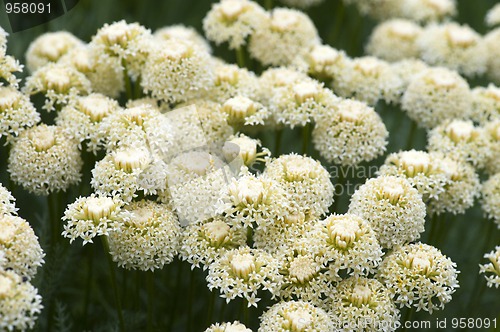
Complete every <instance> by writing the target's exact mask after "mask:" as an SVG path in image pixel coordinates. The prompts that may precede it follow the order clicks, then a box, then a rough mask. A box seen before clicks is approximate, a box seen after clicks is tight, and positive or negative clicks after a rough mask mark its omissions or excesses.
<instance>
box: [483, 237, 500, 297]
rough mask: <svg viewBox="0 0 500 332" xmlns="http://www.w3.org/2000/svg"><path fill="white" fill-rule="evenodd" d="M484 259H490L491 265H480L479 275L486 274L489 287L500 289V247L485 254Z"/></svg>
mask: <svg viewBox="0 0 500 332" xmlns="http://www.w3.org/2000/svg"><path fill="white" fill-rule="evenodd" d="M484 258H486V259H488V260H489V263H487V264H479V273H483V274H484V277H485V278H486V284H487V286H488V287H491V288H493V286H495V288H498V286H500V246H497V247H495V250H492V251H491V252H489V253H486V254H484Z"/></svg>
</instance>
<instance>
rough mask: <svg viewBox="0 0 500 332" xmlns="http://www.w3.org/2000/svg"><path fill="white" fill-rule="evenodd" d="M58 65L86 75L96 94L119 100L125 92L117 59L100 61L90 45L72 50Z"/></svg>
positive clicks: (122, 75) (122, 76)
mask: <svg viewBox="0 0 500 332" xmlns="http://www.w3.org/2000/svg"><path fill="white" fill-rule="evenodd" d="M58 63H61V64H66V65H69V66H71V67H73V68H75V69H76V70H78V71H79V72H80V73H82V74H84V75H85V77H87V79H88V80H89V81H90V85H91V87H92V91H93V92H95V93H102V94H104V95H106V96H108V97H111V98H118V97H119V95H120V93H121V92H122V91H124V90H125V80H124V74H123V72H122V68H121V65H120V64H119V63H117V61H116V59H105V60H103V59H99V58H98V56H97V55H96V54H94V53H93V52H92V50H91V49H90V47H89V46H88V45H85V46H82V47H75V48H72V49H71V50H69V51H68V52H67V53H66V54H65V55H63V56H62V57H61V58H60V59H59V61H58Z"/></svg>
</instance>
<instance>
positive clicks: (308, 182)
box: [263, 154, 333, 217]
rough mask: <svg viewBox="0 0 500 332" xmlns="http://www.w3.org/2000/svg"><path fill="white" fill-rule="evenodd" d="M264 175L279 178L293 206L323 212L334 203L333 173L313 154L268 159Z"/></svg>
mask: <svg viewBox="0 0 500 332" xmlns="http://www.w3.org/2000/svg"><path fill="white" fill-rule="evenodd" d="M263 176H265V177H269V178H271V179H274V180H276V181H278V182H279V183H280V184H281V185H282V186H283V188H284V189H285V192H286V196H287V198H288V200H289V201H290V202H291V204H292V207H295V208H297V209H298V210H299V211H301V212H304V213H306V214H310V215H311V216H318V217H319V216H321V215H324V214H325V213H326V212H327V211H328V207H329V206H330V205H331V204H332V203H333V184H332V182H331V181H330V174H329V173H328V171H327V170H326V169H325V168H324V167H323V166H322V165H321V163H320V162H319V161H316V160H314V159H312V158H310V157H305V156H300V155H297V154H288V155H281V156H280V157H279V158H276V159H274V160H272V161H271V162H269V163H268V165H267V167H266V169H265V170H264V173H263Z"/></svg>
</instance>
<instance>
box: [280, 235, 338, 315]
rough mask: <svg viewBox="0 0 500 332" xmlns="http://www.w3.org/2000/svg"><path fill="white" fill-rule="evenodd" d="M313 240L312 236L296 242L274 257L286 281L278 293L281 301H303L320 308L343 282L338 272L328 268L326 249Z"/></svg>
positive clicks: (283, 280) (295, 240)
mask: <svg viewBox="0 0 500 332" xmlns="http://www.w3.org/2000/svg"><path fill="white" fill-rule="evenodd" d="M314 240H315V239H313V238H312V237H310V236H306V237H304V238H296V239H294V241H293V242H292V241H290V242H289V243H288V245H285V246H283V247H282V248H279V250H278V251H277V252H276V254H275V255H274V257H276V258H277V260H278V261H279V264H280V268H279V273H280V274H281V276H282V278H283V279H282V281H281V284H280V287H279V293H278V296H279V297H280V298H281V299H282V300H303V301H309V302H311V303H313V304H314V305H317V306H321V304H322V303H323V302H324V301H325V299H326V297H327V296H328V295H329V294H330V292H331V291H332V289H333V288H334V284H335V282H336V281H339V280H340V279H341V278H340V276H339V275H338V274H337V272H338V271H337V270H334V269H329V268H328V266H327V263H328V261H327V259H328V257H327V253H326V250H325V248H323V247H321V246H320V245H318V244H317V243H315V242H314Z"/></svg>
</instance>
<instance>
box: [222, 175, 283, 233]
mask: <svg viewBox="0 0 500 332" xmlns="http://www.w3.org/2000/svg"><path fill="white" fill-rule="evenodd" d="M221 203H222V204H221V206H220V207H219V209H220V211H221V212H224V213H225V214H226V215H227V216H228V218H229V219H230V220H232V222H234V223H236V224H240V225H243V226H245V227H251V228H254V227H256V226H260V227H262V228H266V226H267V225H270V224H273V223H275V222H276V221H277V220H283V217H284V215H285V213H286V210H287V207H288V200H287V196H286V193H285V191H284V190H283V188H282V187H281V186H280V184H279V182H278V181H276V180H274V179H270V178H266V177H262V176H261V177H256V176H255V175H253V174H245V175H242V176H241V177H239V178H237V179H233V180H232V181H231V183H229V185H228V186H227V189H226V190H225V192H224V194H223V196H222V198H221Z"/></svg>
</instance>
